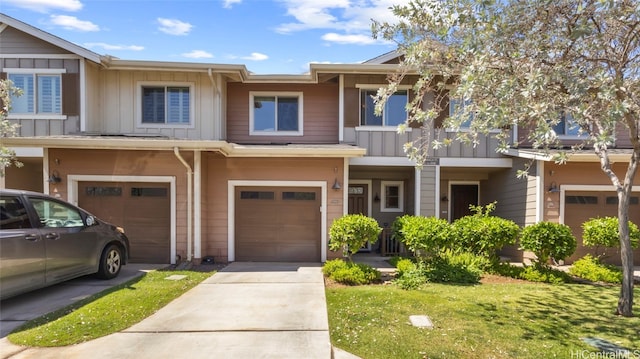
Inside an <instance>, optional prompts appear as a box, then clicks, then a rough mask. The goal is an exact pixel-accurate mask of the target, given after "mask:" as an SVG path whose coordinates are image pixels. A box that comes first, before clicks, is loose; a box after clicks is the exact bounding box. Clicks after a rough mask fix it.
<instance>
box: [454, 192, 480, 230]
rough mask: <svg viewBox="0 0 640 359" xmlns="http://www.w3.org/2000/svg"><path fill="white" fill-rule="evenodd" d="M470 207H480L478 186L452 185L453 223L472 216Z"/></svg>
mask: <svg viewBox="0 0 640 359" xmlns="http://www.w3.org/2000/svg"><path fill="white" fill-rule="evenodd" d="M470 205H474V206H477V205H478V185H477V184H454V185H451V221H452V222H453V221H455V220H456V219H458V218H461V217H464V216H467V215H470V214H471V210H470V209H469V206H470Z"/></svg>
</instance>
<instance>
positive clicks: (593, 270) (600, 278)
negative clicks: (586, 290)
mask: <svg viewBox="0 0 640 359" xmlns="http://www.w3.org/2000/svg"><path fill="white" fill-rule="evenodd" d="M569 273H570V274H572V275H574V276H576V277H579V278H583V279H586V280H590V281H592V282H605V283H614V284H619V283H622V271H621V270H620V269H619V268H618V267H615V266H612V265H607V264H603V263H600V261H599V260H598V258H595V257H593V256H591V255H590V254H587V255H586V256H584V257H582V258H580V259H578V260H577V261H575V262H573V265H572V266H571V268H569Z"/></svg>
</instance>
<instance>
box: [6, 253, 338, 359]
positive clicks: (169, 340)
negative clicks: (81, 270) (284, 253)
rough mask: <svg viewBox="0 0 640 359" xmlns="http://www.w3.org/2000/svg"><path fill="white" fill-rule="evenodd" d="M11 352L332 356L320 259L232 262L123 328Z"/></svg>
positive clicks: (16, 354)
mask: <svg viewBox="0 0 640 359" xmlns="http://www.w3.org/2000/svg"><path fill="white" fill-rule="evenodd" d="M1 345H2V343H0V346H1ZM18 348H19V347H18ZM8 357H9V358H12V359H19V358H38V359H47V358H52V359H53V358H87V357H91V358H114V357H117V358H199V357H215V358H252V359H253V358H283V359H286V358H296V359H297V358H322V359H329V358H331V342H330V339H329V324H328V317H327V308H326V301H325V294H324V279H323V276H322V271H321V264H320V263H310V264H302V263H237V262H236V263H232V264H230V265H228V266H227V267H225V268H224V269H223V270H221V271H219V272H217V273H216V274H214V275H213V276H212V277H210V278H209V279H207V280H205V281H204V282H202V283H201V284H199V285H197V286H196V287H194V288H193V289H192V290H190V291H188V292H187V293H185V294H184V295H182V296H181V297H179V298H177V299H176V300H174V301H173V302H171V303H169V304H168V305H167V306H165V307H164V308H162V309H161V310H159V311H158V312H157V313H155V314H154V315H152V316H150V317H149V318H147V319H145V320H143V321H142V322H140V323H138V324H136V325H134V326H132V327H131V328H129V329H126V330H124V331H122V332H119V333H115V334H112V335H109V336H106V337H103V338H99V339H96V340H93V341H90V342H86V343H82V344H78V345H74V346H69V347H62V348H20V351H17V352H13V353H11V354H10V356H8Z"/></svg>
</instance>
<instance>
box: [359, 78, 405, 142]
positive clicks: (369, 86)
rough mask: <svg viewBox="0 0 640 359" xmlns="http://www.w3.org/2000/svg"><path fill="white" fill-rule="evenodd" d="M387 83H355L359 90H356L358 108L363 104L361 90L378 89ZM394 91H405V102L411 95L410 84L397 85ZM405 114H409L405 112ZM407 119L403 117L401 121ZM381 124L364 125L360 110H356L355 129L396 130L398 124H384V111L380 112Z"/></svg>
mask: <svg viewBox="0 0 640 359" xmlns="http://www.w3.org/2000/svg"><path fill="white" fill-rule="evenodd" d="M386 86H387V85H383V84H379V85H378V84H356V86H355V87H356V88H357V89H358V90H359V91H358V108H362V106H363V104H362V91H372V90H373V91H378V89H380V88H382V87H386ZM396 91H407V103H409V98H410V97H411V94H410V91H411V86H410V85H399V86H398V88H397V89H396ZM407 116H409V115H408V114H407ZM406 120H407V118H406V117H405V119H404V121H403V122H402V123H405V122H406ZM382 121H383V123H382V125H365V124H362V112H361V111H359V112H358V127H356V131H358V130H376V131H394V132H395V131H397V128H398V125H386V124H384V121H385V116H384V111H383V114H382ZM406 130H407V131H410V130H411V129H410V128H407V129H406Z"/></svg>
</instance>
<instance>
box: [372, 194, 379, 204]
mask: <svg viewBox="0 0 640 359" xmlns="http://www.w3.org/2000/svg"><path fill="white" fill-rule="evenodd" d="M373 201H374V202H376V203H378V202H380V196H378V194H377V193H376V196H375V197H373Z"/></svg>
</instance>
